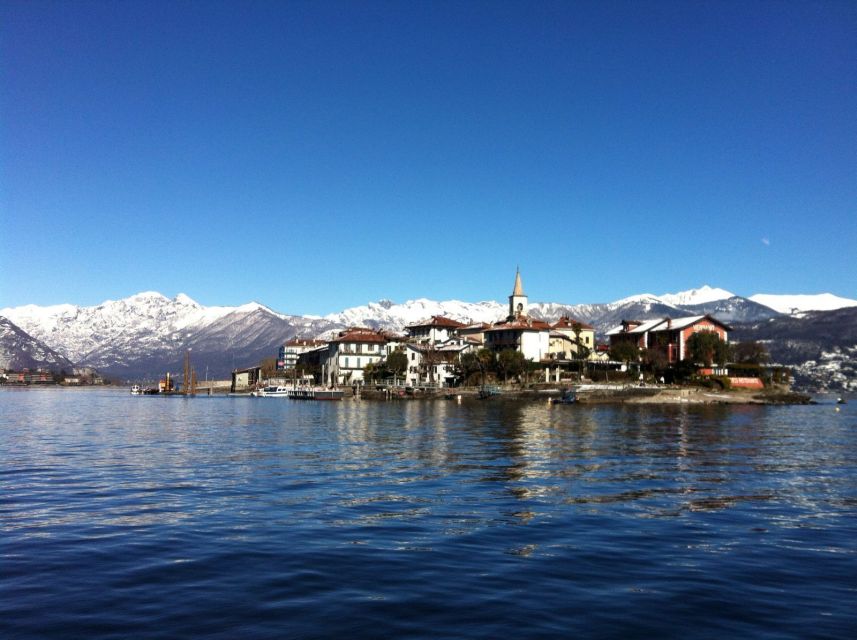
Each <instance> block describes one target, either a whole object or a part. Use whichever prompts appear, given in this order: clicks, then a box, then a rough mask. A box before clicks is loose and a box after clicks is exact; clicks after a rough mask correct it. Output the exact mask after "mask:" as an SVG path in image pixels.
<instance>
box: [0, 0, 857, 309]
mask: <svg viewBox="0 0 857 640" xmlns="http://www.w3.org/2000/svg"><path fill="white" fill-rule="evenodd" d="M0 73H2V75H0V222H2V229H0V307H3V306H17V305H21V304H27V303H36V304H56V303H61V302H72V303H75V304H86V305H89V304H96V303H98V302H101V301H102V300H104V299H108V298H112V299H116V298H121V297H125V296H128V295H131V294H133V293H136V292H139V291H145V290H157V291H160V292H162V293H164V294H166V295H169V296H173V295H175V294H176V293H179V292H185V293H187V294H188V295H190V296H191V297H193V298H195V299H197V300H198V301H200V302H202V303H204V304H209V305H211V304H228V305H233V304H241V303H244V302H248V301H250V300H257V301H259V302H262V303H265V304H267V305H269V306H271V307H273V308H275V309H277V310H279V311H283V312H288V313H317V314H323V313H329V312H332V311H337V310H340V309H343V308H345V307H349V306H354V305H358V304H364V303H366V302H368V301H370V300H378V299H381V298H389V299H392V300H395V301H399V302H401V301H404V300H406V299H411V298H417V297H430V298H435V299H449V298H458V299H464V300H472V301H477V300H485V299H499V300H502V299H505V296H507V295H508V294H509V293H510V292H511V288H512V284H513V279H514V273H515V267H516V266H517V265H520V267H521V272H522V275H523V278H524V284H525V289H526V291H527V293H528V294H529V296H530V299H531V300H533V301H555V302H567V303H579V302H602V301H609V300H614V299H617V298H620V297H624V296H626V295H630V294H633V293H641V292H644V291H648V292H652V293H656V294H659V293H664V292H668V291H678V290H683V289H688V288H692V287H697V286H700V285H702V284H704V283H708V284H711V285H712V286H720V287H723V288H726V289H730V290H732V291H734V292H736V293H739V294H742V295H750V294H753V293H759V292H764V293H819V292H823V291H830V292H833V293H836V294H838V295H843V296H846V297H851V298H857V3H855V2H851V1H843V2H818V1H813V2H779V1H777V2H744V1H741V2H727V1H722V2H721V1H717V2H592V3H587V2H559V3H553V2H537V3H532V2H513V3H505V2H493V1H492V2H484V3H483V2H441V1H433V2H417V1H401V2H353V1H346V2H315V1H313V2H281V1H277V2H250V1H240V2H239V1H236V2H211V1H198V2H174V1H170V2H166V1H164V2H153V1H151V0H148V1H145V2H133V1H116V2H108V1H103V2H74V1H69V2H64V1H57V2H40V1H32V0H27V1H17V0H4V2H2V3H0Z"/></svg>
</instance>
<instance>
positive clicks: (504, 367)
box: [497, 349, 527, 382]
mask: <svg viewBox="0 0 857 640" xmlns="http://www.w3.org/2000/svg"><path fill="white" fill-rule="evenodd" d="M526 367H527V360H526V358H524V354H523V353H521V352H520V351H518V350H516V349H505V350H503V351H501V352H500V355H498V356H497V369H498V371H499V372H500V373H502V374H503V379H504V381H505V382H508V381H509V376H520V375H521V374H522V373H524V371H526Z"/></svg>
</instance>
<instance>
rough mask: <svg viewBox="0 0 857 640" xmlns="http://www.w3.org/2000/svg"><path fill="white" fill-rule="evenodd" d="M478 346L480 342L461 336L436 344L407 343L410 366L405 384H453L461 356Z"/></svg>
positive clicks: (406, 349)
mask: <svg viewBox="0 0 857 640" xmlns="http://www.w3.org/2000/svg"><path fill="white" fill-rule="evenodd" d="M478 348H479V344H477V343H474V342H472V341H470V340H464V339H461V338H453V339H451V340H447V341H446V342H439V343H435V344H428V343H425V344H414V343H410V344H407V345H405V355H406V356H407V358H408V368H407V370H406V371H405V384H407V385H408V386H411V387H418V386H424V385H436V386H438V387H450V386H453V385H454V384H455V377H456V366H457V364H458V360H459V358H460V357H461V355H462V354H464V353H467V352H468V351H472V350H476V349H478Z"/></svg>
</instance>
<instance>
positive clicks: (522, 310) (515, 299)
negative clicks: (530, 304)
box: [509, 269, 527, 322]
mask: <svg viewBox="0 0 857 640" xmlns="http://www.w3.org/2000/svg"><path fill="white" fill-rule="evenodd" d="M526 317H527V296H526V294H525V293H524V285H522V284H521V270H520V269H518V270H517V272H516V273H515V288H514V289H512V295H510V296H509V321H510V322H511V321H512V320H515V319H517V318H526Z"/></svg>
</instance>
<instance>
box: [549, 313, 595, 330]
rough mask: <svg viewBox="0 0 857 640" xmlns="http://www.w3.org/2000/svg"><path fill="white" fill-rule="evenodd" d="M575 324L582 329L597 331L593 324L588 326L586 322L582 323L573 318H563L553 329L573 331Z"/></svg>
mask: <svg viewBox="0 0 857 640" xmlns="http://www.w3.org/2000/svg"><path fill="white" fill-rule="evenodd" d="M575 322H576V323H577V324H579V325H580V326H581V328H582V329H590V330H594V329H595V327H593V326H592V325H591V324H586V323H585V322H581V321H580V320H578V319H577V318H572V317H571V316H563V317H562V318H560V319H559V320H557V321H556V323H555V324H554V325H553V326H552V327H551V328H553V329H571V328H573V327H574V323H575Z"/></svg>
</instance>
